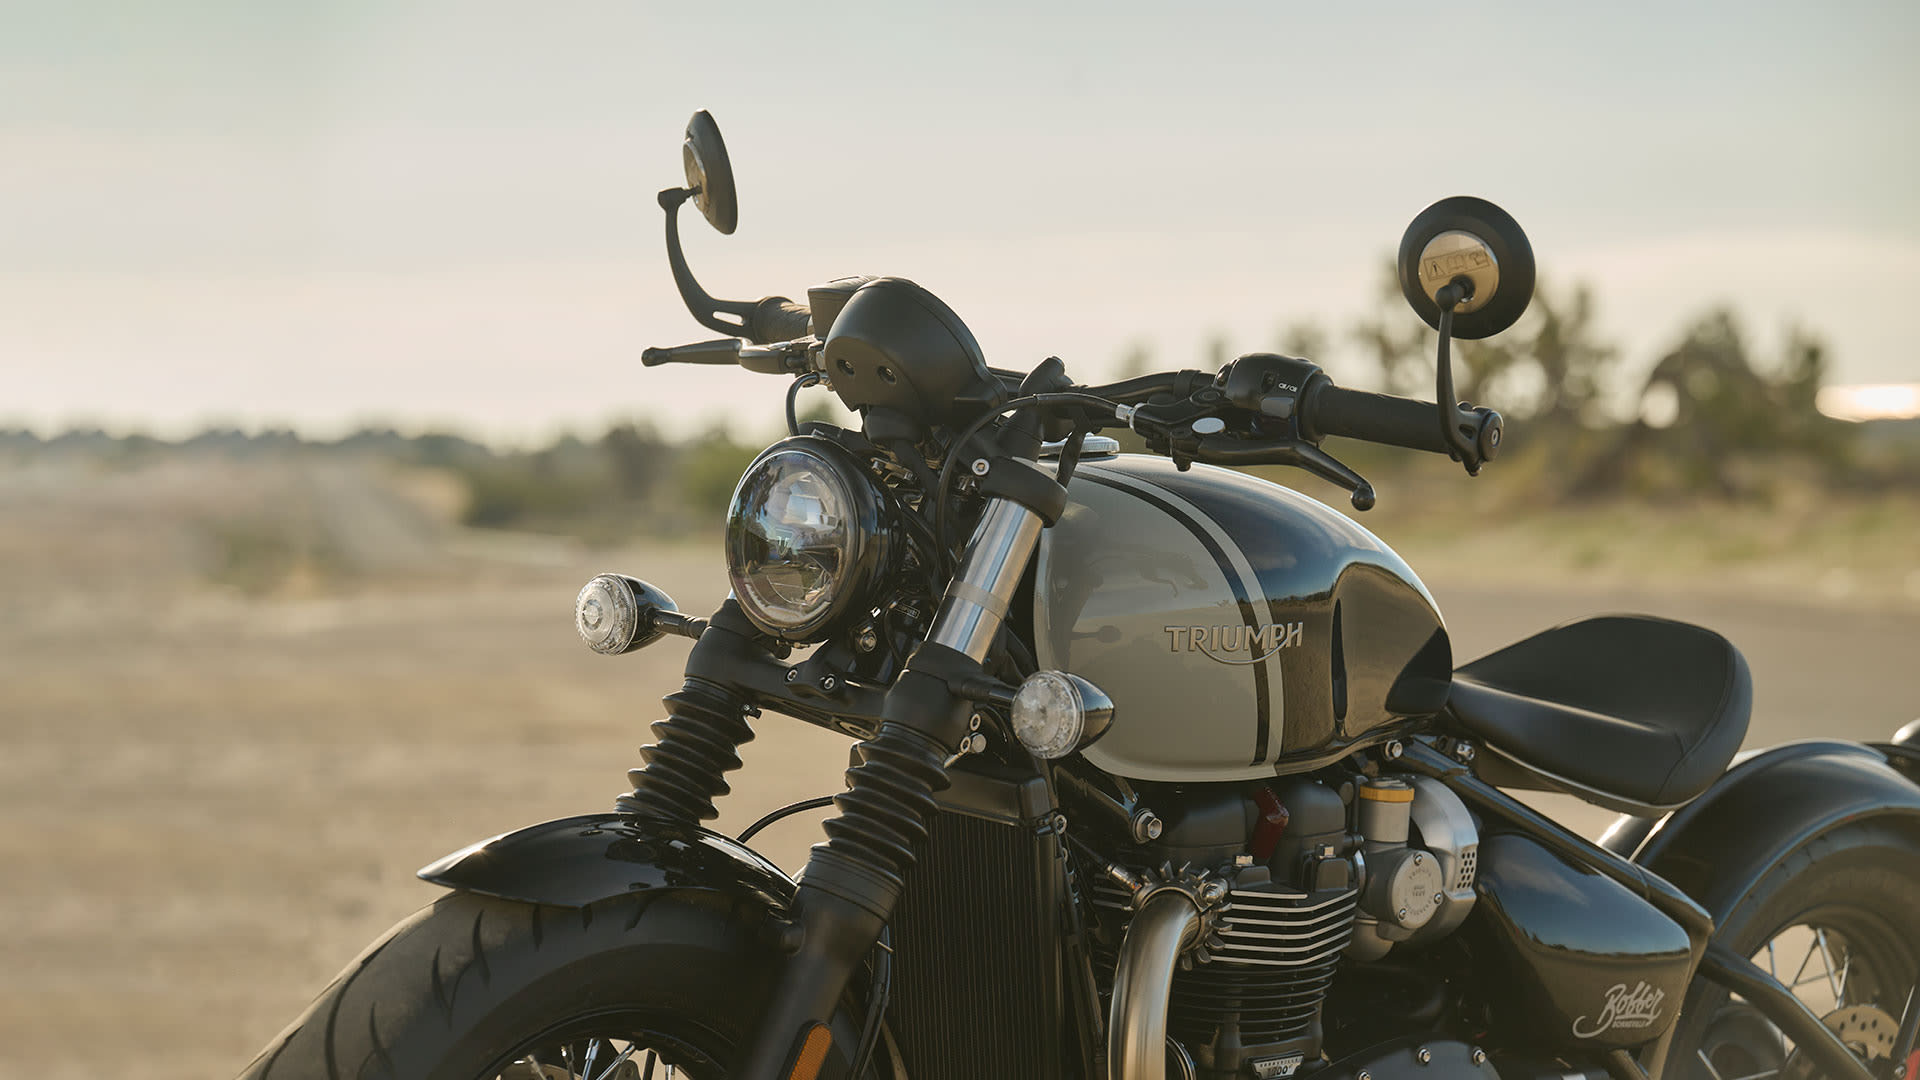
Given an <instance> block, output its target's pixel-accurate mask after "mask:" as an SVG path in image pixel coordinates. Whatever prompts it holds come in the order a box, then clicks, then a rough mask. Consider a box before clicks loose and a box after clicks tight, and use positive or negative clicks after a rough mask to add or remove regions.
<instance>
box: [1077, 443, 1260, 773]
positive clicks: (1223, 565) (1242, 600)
mask: <svg viewBox="0 0 1920 1080" xmlns="http://www.w3.org/2000/svg"><path fill="white" fill-rule="evenodd" d="M1074 479H1075V480H1086V481H1090V482H1092V483H1095V484H1099V485H1100V486H1101V487H1104V488H1111V489H1112V490H1114V491H1118V492H1120V493H1121V494H1123V495H1131V496H1133V497H1134V498H1136V499H1139V500H1140V501H1141V502H1144V503H1146V504H1147V505H1149V506H1152V507H1153V508H1155V509H1157V510H1159V511H1160V512H1162V513H1164V514H1166V515H1167V516H1168V517H1171V518H1173V519H1174V520H1175V521H1178V522H1179V523H1180V524H1181V525H1183V526H1185V527H1186V530H1187V531H1188V532H1190V533H1192V534H1193V537H1194V539H1196V540H1198V541H1200V546H1202V547H1204V548H1206V549H1207V554H1208V555H1210V556H1212V557H1213V562H1214V565H1215V566H1218V567H1219V568H1220V576H1221V577H1224V578H1226V579H1227V587H1228V588H1230V589H1232V590H1233V598H1234V600H1235V601H1237V602H1238V603H1239V605H1240V618H1241V621H1243V622H1245V623H1246V624H1247V632H1248V633H1250V634H1258V633H1259V632H1260V616H1259V615H1258V614H1257V613H1256V612H1255V611H1254V608H1253V597H1252V596H1251V595H1250V594H1249V593H1248V592H1247V585H1246V583H1245V582H1243V581H1241V580H1240V575H1239V573H1238V572H1236V571H1235V570H1234V568H1233V563H1232V562H1231V561H1229V560H1228V559H1227V553H1226V551H1225V549H1223V548H1221V546H1220V545H1219V543H1218V542H1217V541H1215V540H1214V538H1213V534H1212V533H1210V532H1208V531H1207V529H1206V527H1205V526H1203V525H1201V524H1200V523H1199V522H1198V521H1195V520H1194V519H1193V516H1192V515H1191V514H1188V513H1187V512H1186V511H1184V510H1181V509H1180V508H1179V507H1177V506H1174V505H1173V504H1172V503H1170V502H1168V501H1166V500H1165V499H1162V498H1160V497H1159V496H1157V495H1154V494H1151V493H1149V492H1145V491H1141V490H1139V489H1138V488H1134V487H1129V486H1127V485H1125V484H1118V483H1115V482H1114V481H1112V480H1109V479H1107V478H1106V477H1103V476H1100V475H1099V474H1097V473H1095V472H1092V471H1091V470H1089V471H1086V472H1082V473H1080V474H1078V475H1076V476H1075V477H1074ZM1131 479H1133V480H1134V481H1135V482H1136V483H1139V484H1143V485H1144V484H1146V481H1144V480H1140V479H1139V478H1137V477H1133V478H1131ZM1148 486H1151V485H1148ZM1249 666H1250V667H1252V668H1253V700H1254V712H1255V714H1256V718H1257V720H1258V729H1257V730H1258V732H1259V733H1258V734H1257V735H1256V736H1255V737H1254V741H1253V760H1252V761H1250V762H1248V763H1247V764H1248V765H1259V764H1262V763H1264V762H1265V761H1266V760H1267V739H1268V738H1269V729H1270V727H1271V725H1272V723H1273V720H1272V712H1273V704H1272V697H1271V694H1270V692H1269V691H1268V689H1267V665H1266V664H1264V663H1261V664H1252V665H1249Z"/></svg>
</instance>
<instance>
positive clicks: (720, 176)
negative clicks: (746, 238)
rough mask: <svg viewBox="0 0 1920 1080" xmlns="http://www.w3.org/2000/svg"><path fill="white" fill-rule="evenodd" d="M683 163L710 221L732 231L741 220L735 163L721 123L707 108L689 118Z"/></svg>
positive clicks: (697, 201) (695, 196) (695, 200)
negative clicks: (729, 152) (735, 191)
mask: <svg viewBox="0 0 1920 1080" xmlns="http://www.w3.org/2000/svg"><path fill="white" fill-rule="evenodd" d="M680 163H681V164H682V165H684V166H686V170H687V187H688V188H691V189H692V190H693V204H694V205H695V206H698V207H699V208H700V212H701V213H702V214H704V215H706V219H707V224H709V225H711V226H713V227H714V228H716V229H719V230H720V231H721V232H723V233H727V234H732V232H733V227H734V226H735V225H737V224H739V223H740V204H739V203H738V202H736V201H735V200H734V194H733V164H732V163H731V162H729V161H728V160H727V144H726V142H725V141H723V140H722V139H721V138H720V125H718V124H716V123H714V122H713V115H712V114H711V113H709V112H707V110H705V109H701V110H700V111H699V112H697V113H694V114H693V119H691V120H689V121H687V141H686V142H684V143H681V144H680Z"/></svg>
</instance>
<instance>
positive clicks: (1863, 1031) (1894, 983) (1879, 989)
mask: <svg viewBox="0 0 1920 1080" xmlns="http://www.w3.org/2000/svg"><path fill="white" fill-rule="evenodd" d="M1876 923H1879V924H1880V925H1878V926H1876V925H1874V924H1876ZM1891 934H1892V930H1891V928H1889V927H1886V926H1885V925H1884V922H1883V921H1882V920H1879V919H1877V918H1874V917H1872V916H1871V915H1870V914H1868V913H1864V912H1858V911H1847V910H1845V909H1830V910H1827V911H1824V912H1811V913H1809V915H1808V916H1807V918H1806V920H1805V921H1804V922H1801V923H1799V924H1797V925H1794V926H1788V927H1784V928H1782V929H1781V931H1780V932H1779V933H1777V934H1775V935H1774V936H1773V938H1772V939H1771V940H1769V941H1768V942H1767V943H1766V945H1765V946H1764V947H1762V948H1761V949H1759V950H1758V951H1756V952H1755V953H1754V955H1753V956H1752V958H1751V959H1752V960H1753V962H1754V963H1755V964H1758V965H1759V966H1761V967H1763V968H1766V969H1767V971H1768V973H1770V974H1771V975H1772V976H1773V977H1774V978H1776V979H1778V980H1780V983H1781V985H1783V986H1785V987H1786V988H1787V989H1789V990H1791V991H1793V994H1794V996H1795V997H1798V998H1799V999H1800V1000H1801V1001H1802V1002H1805V1003H1806V1005H1807V1007H1808V1008H1809V1009H1811V1010H1813V1012H1814V1014H1815V1015H1817V1016H1819V1017H1820V1018H1821V1019H1822V1021H1823V1022H1824V1023H1825V1024H1826V1025H1827V1027H1828V1028H1829V1029H1831V1030H1832V1031H1834V1032H1835V1033H1836V1034H1838V1035H1839V1036H1840V1039H1841V1041H1842V1042H1845V1043H1846V1044H1847V1045H1848V1046H1849V1047H1851V1048H1852V1049H1853V1052H1854V1053H1856V1054H1859V1055H1860V1056H1861V1058H1863V1059H1865V1060H1867V1061H1869V1062H1871V1061H1876V1060H1885V1059H1887V1058H1889V1057H1891V1056H1892V1053H1893V1043H1894V1036H1895V1035H1896V1034H1897V1032H1898V1030H1899V1025H1900V1015H1901V1010H1902V1009H1903V1008H1904V1007H1905V1005H1906V998H1907V993H1908V991H1909V989H1910V988H1911V986H1912V979H1913V973H1912V970H1911V968H1910V966H1909V965H1908V963H1907V957H1906V956H1904V955H1903V954H1904V953H1905V952H1906V951H1907V950H1905V949H1902V948H1900V943H1899V942H1898V941H1897V940H1893V939H1891V937H1890V935H1891ZM1694 1054H1695V1058H1696V1060H1697V1061H1698V1062H1699V1064H1700V1065H1701V1066H1702V1071H1703V1073H1704V1075H1705V1077H1706V1080H1775V1078H1776V1077H1784V1078H1785V1080H1813V1078H1814V1077H1815V1075H1816V1074H1817V1070H1816V1068H1815V1066H1814V1064H1813V1060H1812V1059H1811V1058H1810V1057H1809V1056H1807V1055H1806V1054H1802V1053H1800V1052H1798V1050H1797V1049H1796V1048H1795V1046H1794V1044H1793V1040H1792V1039H1791V1038H1789V1037H1788V1036H1787V1035H1786V1034H1785V1033H1784V1032H1782V1031H1781V1030H1780V1029H1779V1028H1778V1027H1776V1026H1774V1024H1773V1023H1772V1022H1770V1021H1769V1020H1767V1018H1766V1017H1765V1016H1763V1015H1761V1013H1760V1011H1759V1010H1758V1009H1755V1008H1754V1007H1753V1006H1752V1005H1749V1004H1747V1002H1746V1001H1745V1000H1744V999H1743V998H1741V997H1739V996H1738V995H1734V996H1733V997H1732V998H1731V999H1730V1000H1729V1002H1728V1004H1727V1005H1726V1006H1725V1007H1723V1008H1722V1009H1721V1010H1720V1011H1719V1012H1718V1013H1716V1014H1715V1015H1714V1018H1713V1021H1712V1023H1710V1024H1709V1025H1708V1027H1707V1033H1706V1036H1705V1037H1704V1038H1703V1039H1702V1040H1701V1045H1700V1046H1699V1047H1698V1048H1697V1049H1696V1050H1695V1051H1694Z"/></svg>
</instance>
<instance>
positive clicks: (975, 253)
mask: <svg viewBox="0 0 1920 1080" xmlns="http://www.w3.org/2000/svg"><path fill="white" fill-rule="evenodd" d="M1455 6H1456V7H1457V8H1458V9H1459V12H1460V13H1459V14H1458V15H1455V16H1452V17H1450V18H1448V19H1446V20H1445V21H1442V20H1441V19H1440V18H1439V17H1438V12H1439V11H1440V10H1441V7H1440V6H1439V5H1435V4H1432V3H1424V4H1419V5H1412V4H1408V5H1392V4H1354V5H1332V4H1312V5H1307V4H1286V3H1275V2H1266V3H1250V4H1231V5H1227V4H1196V5H1186V6H1185V9H1184V10H1181V9H1180V8H1179V7H1178V6H1176V5H1170V4H1164V3H1161V4H1152V5H1133V4H1121V3H1104V4H1088V5H1074V6H1063V5H1049V4H1039V3H1031V2H1029V3H1022V4H978V3H969V4H947V5H938V6H933V5H910V4H902V3H889V4H871V5H861V6H846V5H829V4H793V3H780V4H744V3H731V4H705V5H696V4H688V3H684V2H683V3H676V4H673V5H654V4H647V3H632V2H621V3H587V2H564V0H556V2H553V3H547V4H529V3H526V2H524V0H521V2H513V3H504V2H503V3H488V2H477V0H458V2H445V3H436V2H408V0H392V2H387V3H348V2H338V0H335V2H329V3H311V2H299V3H268V2H263V0H235V2H230V3H194V2H189V0H174V2H171V3H167V4H156V3H151V2H146V0H133V2H126V3H103V2H94V0H41V2H38V3H23V2H20V0H0V424H4V423H8V422H25V423H28V424H32V425H35V426H40V427H43V428H45V427H51V426H54V425H56V424H63V423H66V422H69V421H72V420H92V421H96V422H107V423H112V424H116V425H136V424H137V425H143V426H147V427H150V428H158V429H159V430H162V431H177V430H180V429H181V428H182V427H184V426H186V425H188V424H192V423H196V422H199V421H202V420H208V419H224V420H228V421H234V422H239V423H243V424H246V425H259V424H266V423H285V422H291V423H297V424H301V425H303V426H307V427H311V428H314V429H315V430H320V431H328V430H337V429H338V428H340V427H342V426H344V425H346V424H348V423H351V422H354V421H359V420H362V419H367V418H376V417H377V418H386V419H390V420H398V421H402V422H405V423H407V424H409V425H418V424H420V423H424V422H430V421H454V422H458V423H461V424H463V425H465V426H467V427H469V428H472V429H474V430H478V431H483V432H486V433H489V434H492V435H495V436H500V437H507V438H530V437H536V436H539V435H543V434H545V433H547V432H549V431H551V430H552V429H553V428H554V427H555V426H557V425H559V424H562V423H579V424H597V423H599V422H600V421H602V420H603V419H605V418H606V417H609V416H611V415H614V414H618V413H627V412H635V411H642V412H650V413H653V414H655V415H657V416H660V417H662V418H663V419H668V420H670V421H671V422H672V423H674V424H675V425H681V426H684V425H688V424H692V423H697V422H699V421H700V420H701V419H702V418H703V417H706V416H709V415H712V414H716V413H723V412H727V411H729V410H731V411H734V412H736V413H737V414H738V415H740V416H741V417H742V418H743V419H744V420H745V421H747V422H748V423H750V424H751V425H752V426H753V427H754V428H756V429H757V428H761V427H764V426H766V425H769V424H771V423H772V422H773V419H774V417H775V416H776V415H777V412H776V410H777V408H778V402H779V397H780V393H781V390H782V386H781V381H780V380H777V379H772V378H768V377H766V376H751V375H746V374H742V373H737V372H723V371H719V370H717V369H712V368H669V369H664V370H647V369H643V368H642V367H641V366H640V365H639V354H640V351H641V349H642V348H643V347H645V346H647V345H650V344H672V343H678V342H684V341H691V340H698V339H701V338H703V337H708V336H710V335H708V334H706V333H705V332H704V331H703V330H702V329H701V328H700V327H699V326H698V325H697V324H695V323H694V322H693V320H692V319H691V318H690V317H688V316H687V314H686V313H685V310H684V309H683V308H682V307H681V306H680V304H679V301H678V298H677V296H676V295H675V294H674V292H673V288H672V284H671V280H670V278H669V276H668V274H667V270H666V264H665V261H664V259H663V257H662V254H661V240H660V212H659V210H658V208H657V207H656V206H655V205H654V202H653V193H654V192H655V191H656V190H658V189H659V188H661V187H665V186H670V185H672V184H674V183H677V182H678V179H679V156H678V155H679V150H678V143H679V139H680V132H681V129H682V127H683V126H684V124H685V122H686V118H687V116H688V114H689V113H690V112H692V110H694V109H695V108H702V107H704V108H708V109H711V110H713V112H714V114H715V116H716V117H717V118H718V119H719V121H720V124H721V128H722V130H723V131H724V132H725V133H726V136H727V142H728V146H729V148H730V150H731V151H732V156H733V161H734V168H735V172H736V175H737V177H738V180H739V185H740V189H741V215H740V227H739V230H738V231H737V232H736V233H735V234H734V235H733V236H731V237H720V236H718V235H716V234H714V233H711V232H710V231H708V230H706V229H705V227H704V225H702V224H700V223H699V222H698V220H697V218H695V217H693V216H691V215H689V218H688V222H687V225H688V246H689V249H690V250H689V256H690V258H691V260H692V261H693V263H694V265H695V268H696V270H697V271H698V272H699V273H700V274H701V276H702V277H703V279H704V280H705V282H706V284H707V287H708V288H709V290H710V291H712V292H714V293H715V294H717V295H725V296H735V297H743V298H754V297H758V296H761V295H763V294H766V293H774V292H778V293H784V294H786V295H788V296H793V297H800V296H803V295H804V291H805V289H806V287H807V285H808V284H810V283H816V282H819V281H823V280H826V279H828V278H832V277H837V276H840V275H844V274H851V273H893V274H901V275H904V276H907V277H912V278H914V279H916V280H918V281H920V282H921V283H922V284H924V285H926V286H928V287H929V288H931V289H933V290H934V291H935V292H937V293H939V294H940V295H941V296H942V297H944V298H945V299H946V300H947V301H948V302H949V303H951V304H952V305H953V306H954V308H955V309H956V310H958V311H959V312H960V314H961V315H962V316H963V317H964V318H965V319H966V320H967V322H968V323H969V325H971V326H972V328H973V329H974V331H975V333H976V335H977V336H978V337H979V338H980V340H981V342H982V344H983V345H984V346H985V348H986V350H987V352H988V355H989V359H990V360H991V361H993V362H994V363H996V364H998V365H1001V366H1009V367H1012V366H1026V365H1030V364H1032V363H1034V362H1036V361H1038V360H1039V359H1040V358H1042V357H1044V356H1046V355H1047V354H1049V353H1057V354H1059V355H1060V356H1062V357H1063V358H1065V359H1066V360H1067V362H1068V365H1069V370H1070V371H1074V372H1077V373H1079V374H1080V375H1081V376H1082V377H1083V378H1089V379H1091V378H1098V377H1101V376H1103V375H1106V374H1108V373H1110V372H1111V370H1112V369H1113V366H1114V364H1115V363H1116V360H1117V358H1118V357H1119V355H1120V354H1121V353H1122V351H1123V350H1124V349H1125V348H1126V347H1127V346H1128V344H1129V343H1131V342H1135V341H1141V342H1146V343H1148V344H1150V345H1152V346H1154V347H1155V348H1156V350H1157V354H1158V357H1159V359H1160V360H1161V362H1162V363H1163V364H1164V365H1166V366H1176V365H1185V364H1194V363H1197V362H1198V361H1199V352H1200V348H1201V343H1202V341H1204V340H1205V339H1207V338H1209V337H1211V336H1214V335H1221V336H1224V338H1225V340H1226V341H1227V343H1228V345H1229V348H1230V349H1231V350H1232V351H1234V352H1239V351H1247V350H1252V349H1258V348H1271V347H1273V346H1274V345H1275V344H1276V341H1277V335H1278V330H1279V328H1280V327H1281V326H1282V325H1284V324H1287V323H1290V322H1294V321H1296V320H1301V319H1309V318H1311V319H1317V320H1319V321H1320V322H1322V323H1324V324H1327V325H1329V326H1331V327H1333V328H1335V329H1339V328H1341V327H1344V326H1345V325H1347V324H1348V323H1350V322H1351V321H1352V319H1353V318H1354V317H1355V315H1356V314H1358V313H1359V312H1361V311H1362V310H1364V309H1365V308H1366V307H1367V306H1368V305H1369V304H1370V303H1371V302H1372V299H1373V296H1374V293H1375V290H1376V288H1377V287H1378V275H1379V263H1380V262H1381V261H1382V260H1383V259H1384V258H1385V257H1386V255H1387V254H1388V253H1390V252H1391V250H1392V249H1393V247H1394V245H1395V244H1396V243H1397V242H1398V239H1399V236H1400V232H1401V230H1402V229H1403V228H1404V226H1405V224H1406V222H1407V220H1408V219H1409V218H1410V217H1411V216H1412V215H1413V214H1414V213H1415V212H1416V211H1418V210H1419V209H1420V208H1421V207H1422V206H1425V205H1426V204H1427V203H1429V202H1431V201H1433V200H1434V199H1436V198H1439V197H1441V196H1445V195H1450V194H1455V193H1460V192H1467V193H1474V194H1480V195H1484V196H1486V197H1488V198H1491V199H1493V200H1494V201H1496V202H1498V203H1500V204H1502V205H1503V206H1505V207H1506V208H1507V209H1508V210H1509V211H1511V212H1512V213H1513V214H1514V215H1515V216H1516V217H1517V218H1518V219H1519V220H1520V222H1521V223H1522V224H1523V225H1524V226H1525V227H1526V228H1527V230H1528V232H1529V234H1530V235H1531V237H1532V238H1533V243H1534V249H1535V252H1536V255H1537V257H1538V261H1539V264H1540V268H1541V275H1542V278H1543V281H1544V282H1545V283H1546V285H1547V286H1548V287H1549V288H1551V287H1553V286H1554V285H1556V284H1566V283H1569V282H1571V281H1573V280H1575V279H1587V280H1590V281H1591V282H1593V284H1594V285H1595V287H1596V289H1597V291H1598V293H1599V296H1600V300H1601V303H1602V313H1601V314H1602V318H1603V322H1604V325H1605V327H1606V329H1607V331H1608V332H1609V333H1610V334H1612V335H1613V336H1615V337H1617V338H1618V339H1620V340H1621V341H1623V342H1624V343H1625V344H1626V345H1628V346H1629V350H1630V353H1629V355H1630V358H1631V359H1632V361H1633V362H1635V363H1636V364H1641V365H1644V363H1646V362H1647V361H1648V360H1650V359H1651V357H1652V356H1653V355H1655V354H1656V353H1657V352H1658V350H1659V349H1660V348H1662V347H1663V346H1664V345H1666V344H1668V343H1670V342H1671V341H1672V340H1673V338H1674V337H1675V335H1676V334H1677V332H1678V331H1679V330H1680V328H1681V326H1682V323H1683V321H1684V320H1685V319H1686V317H1688V316H1689V315H1691V314H1692V313H1694V312H1696V311H1698V310H1699V309H1701V308H1703V307H1705V306H1707V305H1709V304H1714V303H1730V304H1732V305H1734V306H1736V307H1737V308H1738V309H1739V310H1741V311H1742V312H1743V313H1744V314H1745V315H1746V317H1747V321H1748V324H1749V326H1750V327H1751V328H1752V330H1753V332H1754V335H1755V337H1756V338H1757V339H1758V340H1759V341H1760V343H1761V345H1762V347H1763V349H1770V348H1772V346H1773V345H1774V343H1775V342H1776V341H1777V340H1778V339H1779V336H1780V332H1781V331H1782V330H1783V329H1784V328H1785V327H1786V326H1788V325H1790V324H1793V323H1795V322H1799V323H1804V324H1806V325H1809V326H1811V327H1813V328H1815V329H1817V330H1818V331H1820V332H1821V333H1822V334H1824V335H1825V336H1826V337H1827V338H1828V340H1829V341H1830V342H1831V343H1832V344H1833V346H1834V350H1835V360H1836V364H1837V369H1838V371H1837V374H1838V377H1839V378H1840V379H1841V380H1843V381H1853V382H1861V381H1885V380H1902V381H1905V380H1916V379H1920V349H1916V347H1915V344H1914V343H1915V341H1916V340H1920V333H1917V332H1916V328H1915V327H1912V326H1909V325H1907V324H1906V320H1905V317H1906V316H1907V314H1908V313H1909V312H1910V311H1912V310H1914V309H1915V307H1916V297H1920V180H1916V177H1920V118H1917V117H1916V113H1917V112H1920V60H1916V57H1920V4H1915V3H1914V2H1913V0H1897V2H1891V3H1878V4H1864V3H1834V2H1826V3H1821V4H1817V5H1816V4H1794V5H1784V4H1778V3H1753V2H1747V3H1737V4H1734V3H1729V4H1705V3H1700V4H1686V5H1677V4H1670V3H1658V4H1633V3H1617V2H1616V3H1606V4H1579V5H1574V4H1559V3H1555V4H1546V3H1539V2H1528V3H1513V4H1472V3H1462V4H1459V5H1455ZM1322 359H1323V362H1324V363H1325V365H1326V366H1327V367H1328V368H1329V370H1330V371H1332V372H1333V373H1334V374H1335V376H1336V378H1341V379H1342V380H1343V381H1352V382H1356V383H1364V382H1366V381H1368V380H1369V379H1371V378H1372V377H1373V372H1372V371H1371V370H1370V369H1369V368H1368V366H1367V365H1366V364H1365V362H1364V361H1363V360H1362V358H1360V357H1359V356H1357V355H1354V354H1352V353H1351V351H1350V350H1349V349H1347V348H1345V347H1344V346H1342V347H1336V348H1334V349H1332V350H1330V351H1329V353H1328V355H1327V356H1325V357H1323V358H1322ZM1492 404H1494V405H1496V406H1497V405H1499V404H1500V403H1499V402H1493V403H1492Z"/></svg>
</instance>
